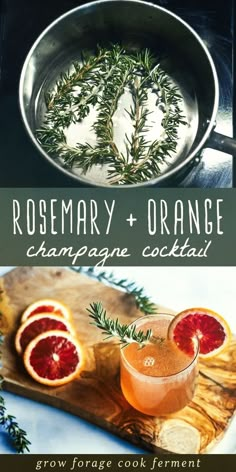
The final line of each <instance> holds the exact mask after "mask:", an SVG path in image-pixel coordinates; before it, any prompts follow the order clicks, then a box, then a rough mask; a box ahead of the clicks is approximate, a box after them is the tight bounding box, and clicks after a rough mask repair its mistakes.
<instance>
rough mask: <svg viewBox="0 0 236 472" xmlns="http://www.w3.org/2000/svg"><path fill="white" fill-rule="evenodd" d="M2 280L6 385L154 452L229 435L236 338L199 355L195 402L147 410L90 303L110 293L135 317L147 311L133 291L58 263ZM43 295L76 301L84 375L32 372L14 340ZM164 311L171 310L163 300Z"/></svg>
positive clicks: (200, 448)
mask: <svg viewBox="0 0 236 472" xmlns="http://www.w3.org/2000/svg"><path fill="white" fill-rule="evenodd" d="M0 288H1V296H0V313H1V319H0V329H1V330H2V331H5V333H7V334H6V336H5V341H4V345H3V349H2V364H3V368H2V374H3V376H4V379H5V380H4V388H5V389H6V390H8V391H10V392H14V393H16V394H19V395H23V396H25V397H28V398H31V399H33V400H36V401H39V402H45V403H47V404H50V405H52V406H54V407H57V408H60V409H63V410H66V411H67V412H70V413H72V414H74V415H77V416H79V417H81V418H84V419H86V420H88V421H90V422H92V423H94V424H96V425H99V426H101V427H103V428H105V429H106V430H108V431H110V432H112V433H115V434H117V435H119V436H120V437H122V438H124V439H126V440H128V441H130V442H132V443H133V444H136V445H138V446H139V447H144V448H146V449H147V450H149V451H151V452H153V453H160V452H162V453H166V452H172V453H180V454H183V453H189V454H191V453H206V452H208V451H209V450H210V449H211V448H212V447H213V446H214V445H215V444H216V442H217V441H219V440H220V438H221V437H222V436H223V434H224V432H225V431H226V429H227V428H228V426H229V423H230V421H231V420H232V417H233V415H234V411H235V407H236V340H235V339H233V340H232V342H231V344H230V345H229V347H228V348H227V350H226V351H225V352H224V353H223V354H221V355H220V356H217V357H215V358H213V359H212V360H208V361H206V360H205V361H201V362H200V363H199V364H200V365H199V367H200V372H199V377H198V387H197V390H196V393H195V395H194V398H193V401H192V402H191V403H189V405H188V406H186V407H185V408H184V409H182V410H181V411H179V412H177V413H175V414H171V415H168V416H165V417H151V416H146V415H144V414H142V413H139V412H138V411H136V410H135V409H134V408H132V407H131V406H130V405H129V404H128V403H127V401H126V400H125V398H124V397H123V395H122V392H121V389H120V382H119V346H118V345H117V344H115V343H114V342H113V341H111V340H107V341H104V339H103V336H102V333H101V331H100V330H99V329H98V328H96V327H95V326H93V325H91V324H90V321H91V320H90V318H89V317H88V313H87V311H86V308H87V307H88V306H89V304H90V303H91V302H94V301H102V303H103V306H104V308H105V309H106V310H107V312H108V314H109V316H113V317H118V318H119V319H120V321H121V322H122V323H129V322H130V321H132V320H133V319H136V318H138V317H139V316H140V312H139V311H138V310H137V308H136V306H135V302H134V299H133V297H132V296H130V295H128V294H126V293H124V292H122V291H119V290H117V289H114V288H111V287H109V286H107V285H104V284H103V283H100V282H98V281H96V280H94V279H92V278H90V277H87V276H85V275H81V274H77V273H76V272H74V271H72V270H69V269H66V268H57V267H56V268H55V267H53V268H48V267H18V268H16V269H14V270H12V271H11V272H9V273H7V274H6V275H5V276H4V277H2V278H1V279H0ZM40 298H55V299H58V300H61V301H63V302H64V303H66V304H67V305H68V306H69V307H70V308H71V310H72V312H73V317H74V323H75V327H76V330H77V334H78V338H79V339H80V341H81V342H82V344H83V346H84V351H85V353H86V361H85V366H84V369H83V371H82V373H81V375H80V376H79V377H78V378H76V379H75V380H74V381H72V382H71V383H69V384H67V385H64V386H60V387H47V386H43V385H41V384H39V383H37V382H35V381H34V380H32V379H31V377H29V375H28V374H27V373H26V371H25V370H24V367H23V363H22V360H21V358H19V356H18V355H17V354H16V352H15V348H14V334H15V332H16V329H17V327H18V326H19V322H20V316H21V314H22V312H23V310H24V309H25V308H26V307H27V306H28V305H29V304H30V303H32V302H34V301H36V300H38V299H40ZM157 311H158V312H163V311H165V312H166V311H167V310H166V309H164V308H163V307H160V306H157ZM168 311H169V312H170V310H168ZM172 313H173V311H172Z"/></svg>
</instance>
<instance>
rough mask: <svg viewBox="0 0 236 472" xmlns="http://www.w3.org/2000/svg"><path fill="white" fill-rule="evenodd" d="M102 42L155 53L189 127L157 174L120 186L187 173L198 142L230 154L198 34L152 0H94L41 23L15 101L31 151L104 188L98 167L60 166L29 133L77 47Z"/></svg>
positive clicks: (167, 182) (158, 182)
mask: <svg viewBox="0 0 236 472" xmlns="http://www.w3.org/2000/svg"><path fill="white" fill-rule="evenodd" d="M101 42H102V43H106V42H107V43H117V42H118V43H121V44H122V45H124V46H127V47H128V46H130V44H132V47H135V48H142V49H143V48H146V47H148V48H150V49H151V50H152V51H154V53H156V54H157V55H158V56H160V57H161V65H162V66H163V69H164V70H165V71H167V73H168V75H169V76H170V77H171V79H172V80H173V81H174V82H175V83H176V84H177V85H178V87H179V90H180V92H181V94H182V97H183V102H184V111H185V116H186V117H187V121H188V126H187V127H185V128H184V129H183V130H181V136H180V141H181V144H180V145H179V146H178V152H177V153H176V154H175V155H174V156H173V157H172V158H171V160H170V161H169V164H168V166H166V168H165V169H164V170H163V173H162V174H161V175H159V176H156V177H155V176H154V177H153V178H152V179H151V180H148V181H145V182H143V183H139V184H132V185H125V186H123V187H125V188H127V187H134V186H135V187H142V186H150V185H152V186H153V185H154V186H171V185H172V182H173V181H174V180H175V179H176V178H178V177H179V176H181V175H182V174H183V173H186V171H187V172H188V168H190V167H191V163H192V162H193V161H194V160H195V158H196V156H197V155H198V153H199V152H200V151H201V150H202V149H203V148H204V147H211V148H214V149H217V150H220V151H223V152H226V153H229V154H232V155H234V156H236V142H235V141H234V140H233V139H232V138H230V137H226V136H223V135H220V134H219V133H216V132H215V131H214V127H215V123H216V115H217V110H218V100H219V85H218V78H217V73H216V69H215V66H214V63H213V60H212V58H211V56H210V54H209V52H208V50H207V48H206V46H205V45H204V43H203V41H202V40H201V38H200V37H199V36H198V35H197V33H196V32H195V31H194V30H193V29H192V28H191V27H190V26H189V25H188V24H187V23H186V22H184V21H183V20H182V19H181V18H179V17H178V16H176V15H175V14H173V13H171V12H169V11H168V10H166V9H164V8H162V7H159V6H156V5H153V4H151V3H147V2H144V1H139V0H100V1H95V2H91V3H87V4H85V5H83V6H81V7H78V8H75V9H73V10H71V11H69V12H68V13H65V14H64V15H62V16H61V17H60V18H58V19H57V20H55V21H54V22H53V23H52V24H51V25H50V26H48V28H46V30H44V31H43V33H42V34H41V35H40V36H39V38H38V39H37V40H36V42H35V43H34V45H33V46H32V48H31V50H30V51H29V53H28V55H27V58H26V60H25V63H24V66H23V69H22V73H21V78H20V88H19V98H20V109H21V113H22V117H23V121H24V124H25V127H26V130H27V132H28V134H29V136H30V138H31V140H32V141H33V143H34V145H35V146H36V148H37V149H38V150H39V152H40V153H41V154H42V155H43V156H44V157H45V158H46V159H47V160H48V161H49V162H50V163H51V164H52V165H53V166H56V167H57V168H58V169H60V171H61V172H63V173H64V174H66V175H67V176H70V177H71V178H72V179H75V180H77V182H78V183H80V184H84V185H87V186H90V185H91V186H98V187H99V186H100V187H107V186H109V183H108V182H107V180H106V179H105V180H104V177H101V175H102V172H100V169H96V170H95V172H90V173H88V174H83V173H81V172H78V171H77V170H76V169H73V170H69V169H66V168H65V167H63V165H62V163H61V161H60V159H59V157H58V156H55V157H53V158H52V157H51V156H49V155H48V154H47V153H46V152H45V150H44V149H43V148H42V147H41V146H40V144H39V142H38V141H37V139H36V137H35V132H36V130H37V129H38V128H39V127H40V126H41V125H42V122H43V113H44V111H45V104H44V97H45V93H46V92H48V90H50V89H51V88H52V87H53V84H55V82H56V80H57V78H58V76H59V75H60V73H61V72H62V71H67V70H68V69H69V68H70V66H71V64H72V63H73V61H74V60H77V59H78V57H79V55H80V53H81V52H82V51H91V50H94V48H95V47H96V46H97V44H101ZM116 186H117V185H115V187H116ZM120 187H121V186H119V188H120Z"/></svg>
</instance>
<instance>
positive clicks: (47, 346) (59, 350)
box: [23, 330, 84, 387]
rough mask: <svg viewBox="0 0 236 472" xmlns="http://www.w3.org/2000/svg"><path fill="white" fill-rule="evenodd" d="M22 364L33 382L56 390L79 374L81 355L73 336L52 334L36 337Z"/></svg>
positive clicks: (27, 349) (28, 347) (79, 347)
mask: <svg viewBox="0 0 236 472" xmlns="http://www.w3.org/2000/svg"><path fill="white" fill-rule="evenodd" d="M23 360H24V365H25V368H26V370H27V372H28V373H29V375H31V377H32V378H33V379H34V380H36V381H37V382H39V383H41V384H44V385H48V386H51V387H57V386H60V385H64V384H66V383H68V382H70V381H71V380H73V379H74V378H75V377H76V376H77V375H78V374H79V373H80V371H81V369H82V367H83V363H84V355H83V351H82V347H81V345H80V343H79V342H78V341H77V339H75V337H74V336H72V335H71V334H70V333H67V332H64V331H59V330H52V331H47V332H46V333H42V334H39V335H38V336H37V337H36V338H34V339H33V340H32V341H31V342H30V343H29V344H28V346H27V347H26V349H25V352H24V356H23Z"/></svg>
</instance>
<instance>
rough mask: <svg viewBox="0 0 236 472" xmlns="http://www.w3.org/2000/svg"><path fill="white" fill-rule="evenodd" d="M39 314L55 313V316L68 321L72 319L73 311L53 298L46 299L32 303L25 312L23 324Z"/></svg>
mask: <svg viewBox="0 0 236 472" xmlns="http://www.w3.org/2000/svg"><path fill="white" fill-rule="evenodd" d="M38 313H54V314H55V315H60V316H63V318H66V319H67V320H69V319H70V318H71V311H70V309H69V308H68V307H67V306H66V305H64V303H62V302H59V301H58V300H53V299H51V298H45V299H42V300H37V301H36V302H34V303H31V305H29V306H28V307H27V308H26V310H25V311H24V313H23V315H22V317H21V322H22V323H23V322H24V321H26V320H27V318H29V317H30V316H33V315H37V314H38Z"/></svg>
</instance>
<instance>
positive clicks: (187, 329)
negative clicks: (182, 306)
mask: <svg viewBox="0 0 236 472" xmlns="http://www.w3.org/2000/svg"><path fill="white" fill-rule="evenodd" d="M168 336H169V338H170V339H172V340H174V342H175V343H176V344H177V346H178V347H179V348H180V349H181V350H182V351H184V352H185V353H186V354H189V355H193V354H194V351H195V348H194V346H195V343H196V338H197V339H198V343H199V355H200V356H201V357H204V358H210V357H213V356H216V355H217V354H219V353H220V352H222V351H223V350H224V349H225V348H226V346H227V345H228V342H229V340H230V338H231V332H230V328H229V326H228V324H227V322H226V321H225V320H224V318H222V316H220V315H219V314H218V313H215V312H214V311H212V310H209V309H208V308H189V309H187V310H184V311H182V312H181V313H179V314H178V315H176V316H175V317H174V318H173V320H172V321H171V323H170V325H169V328H168Z"/></svg>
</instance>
